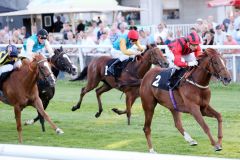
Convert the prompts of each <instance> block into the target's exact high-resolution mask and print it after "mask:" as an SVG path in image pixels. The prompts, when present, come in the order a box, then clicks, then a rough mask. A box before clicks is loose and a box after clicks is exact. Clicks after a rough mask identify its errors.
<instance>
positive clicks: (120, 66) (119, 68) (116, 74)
mask: <svg viewBox="0 0 240 160" xmlns="http://www.w3.org/2000/svg"><path fill="white" fill-rule="evenodd" d="M117 60H118V59H111V60H109V61H108V62H107V64H106V67H105V75H112V76H114V77H115V78H118V77H120V76H121V73H122V71H123V69H124V68H125V67H126V66H127V64H128V63H129V62H131V61H133V60H134V59H133V58H132V57H130V58H128V59H126V60H124V61H123V62H120V61H119V63H116V64H115V65H114V69H113V70H114V73H113V74H112V73H111V72H109V71H108V68H109V67H110V66H111V65H112V64H113V63H114V62H115V61H117Z"/></svg>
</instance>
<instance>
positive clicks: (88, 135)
mask: <svg viewBox="0 0 240 160" xmlns="http://www.w3.org/2000/svg"><path fill="white" fill-rule="evenodd" d="M84 83H85V82H83V83H80V82H74V83H73V82H66V81H58V83H57V86H56V89H57V90H56V95H55V97H54V99H53V100H52V101H51V103H50V105H49V107H48V109H47V112H48V114H49V115H50V116H51V117H52V119H53V120H54V122H55V123H57V125H58V126H59V127H61V128H62V129H63V130H64V132H65V134H64V135H61V136H57V135H55V132H54V131H53V130H52V129H51V128H50V126H49V125H48V124H46V129H47V132H46V133H42V132H41V130H40V125H39V123H36V124H34V125H32V126H23V140H24V144H28V145H43V146H62V147H77V148H94V149H106V150H123V151H139V152H147V145H146V140H145V136H144V133H143V131H142V128H143V123H144V114H143V110H142V108H141V103H140V99H138V100H137V101H136V103H135V104H134V106H133V109H132V119H131V125H130V126H127V120H126V116H125V115H123V116H118V115H116V114H115V113H113V112H112V111H111V109H112V108H114V107H117V108H121V109H125V97H124V96H123V97H122V99H120V97H121V92H119V91H116V90H112V91H110V92H107V93H105V94H103V96H102V102H103V109H104V111H103V113H102V115H101V117H100V118H98V119H96V118H95V113H96V112H97V110H98V108H97V100H96V97H95V92H94V91H92V92H90V93H88V94H87V95H86V96H85V97H84V100H83V103H82V106H81V109H80V110H77V111H75V112H72V111H70V109H71V107H72V106H73V105H75V104H76V102H77V101H78V97H79V93H80V92H79V91H80V88H81V87H82V86H83V84H84ZM211 89H212V99H211V104H212V105H213V106H214V108H215V109H216V110H217V111H219V112H220V113H221V114H222V116H223V135H224V137H223V150H222V151H221V152H214V151H213V147H212V146H211V145H210V142H209V140H208V138H207V136H206V135H205V134H204V132H203V131H202V130H201V129H200V127H199V125H198V124H197V123H196V122H195V120H194V119H193V118H192V116H191V115H189V114H183V117H182V119H183V125H184V128H185V129H186V131H187V132H188V133H190V135H191V136H192V137H193V138H194V139H196V140H197V141H198V144H199V145H198V146H196V147H191V146H189V145H188V144H187V143H186V142H185V141H184V139H183V137H182V136H181V135H180V134H179V133H178V131H177V129H176V128H175V127H174V124H173V120H172V116H171V114H170V112H169V111H168V110H167V109H166V108H164V107H161V106H159V105H158V106H157V107H156V110H155V114H154V119H153V124H152V141H153V145H154V148H155V150H156V151H157V152H158V153H167V154H181V155H200V156H211V157H228V158H240V133H239V130H240V99H239V98H240V97H239V93H240V85H239V84H231V85H230V86H228V87H224V86H222V85H221V84H219V83H215V84H211ZM0 109H1V111H0V143H7V144H17V143H18V141H17V131H16V124H15V119H14V112H13V108H12V107H9V106H7V105H4V104H2V103H1V102H0ZM35 115H36V111H35V109H34V108H32V107H27V108H26V109H24V111H23V112H22V122H24V120H26V119H30V118H33V117H34V116H35ZM205 120H206V121H207V123H208V124H209V128H210V129H211V132H212V134H213V135H214V137H215V138H216V135H217V121H216V120H215V119H210V118H205Z"/></svg>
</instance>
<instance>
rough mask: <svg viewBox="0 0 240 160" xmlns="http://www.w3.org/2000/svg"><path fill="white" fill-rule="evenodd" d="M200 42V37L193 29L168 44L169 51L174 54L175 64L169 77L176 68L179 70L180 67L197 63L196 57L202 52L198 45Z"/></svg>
mask: <svg viewBox="0 0 240 160" xmlns="http://www.w3.org/2000/svg"><path fill="white" fill-rule="evenodd" d="M200 43H201V39H200V37H199V36H198V34H197V33H196V32H195V31H193V32H191V33H190V34H189V35H187V37H181V38H178V39H176V40H174V41H172V42H171V43H170V44H168V47H169V49H170V51H171V52H172V53H173V55H174V65H175V66H174V68H173V70H172V74H171V77H173V75H174V73H175V72H176V70H179V69H180V68H185V67H187V66H190V67H191V66H196V65H198V62H197V59H196V58H197V57H198V56H199V55H200V54H201V52H202V50H201V47H200V46H199V44H200ZM175 74H176V73H175Z"/></svg>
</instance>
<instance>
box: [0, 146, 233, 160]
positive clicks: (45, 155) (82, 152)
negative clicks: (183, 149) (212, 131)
mask: <svg viewBox="0 0 240 160" xmlns="http://www.w3.org/2000/svg"><path fill="white" fill-rule="evenodd" d="M1 157H8V158H10V159H8V160H14V158H16V157H18V158H26V160H28V159H30V158H31V159H32V160H34V159H37V160H40V159H42V160H43V159H57V160H233V159H227V158H214V157H198V156H184V155H170V154H152V153H140V152H126V151H110V150H96V149H79V148H63V147H44V146H28V145H12V144H0V159H1V160H3V159H2V158H1ZM11 157H12V159H11ZM15 160H16V159H15Z"/></svg>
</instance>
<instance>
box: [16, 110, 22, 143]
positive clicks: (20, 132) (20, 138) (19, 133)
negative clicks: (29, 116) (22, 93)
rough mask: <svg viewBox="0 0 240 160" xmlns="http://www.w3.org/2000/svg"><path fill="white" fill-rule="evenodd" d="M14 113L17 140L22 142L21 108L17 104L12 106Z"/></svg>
mask: <svg viewBox="0 0 240 160" xmlns="http://www.w3.org/2000/svg"><path fill="white" fill-rule="evenodd" d="M14 113H15V119H16V124H17V131H18V141H19V143H22V125H21V109H20V108H19V107H18V106H14Z"/></svg>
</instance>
